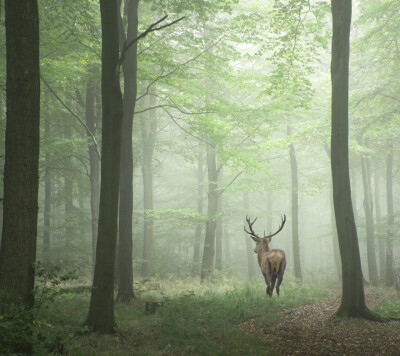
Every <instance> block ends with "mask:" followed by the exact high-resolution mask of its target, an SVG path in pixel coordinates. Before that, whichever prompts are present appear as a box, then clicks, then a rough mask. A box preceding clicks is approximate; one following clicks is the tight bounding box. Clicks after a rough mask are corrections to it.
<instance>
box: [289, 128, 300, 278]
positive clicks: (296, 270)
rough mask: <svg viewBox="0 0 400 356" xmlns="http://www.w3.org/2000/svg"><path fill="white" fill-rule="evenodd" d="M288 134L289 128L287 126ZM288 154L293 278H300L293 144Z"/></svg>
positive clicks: (295, 169)
mask: <svg viewBox="0 0 400 356" xmlns="http://www.w3.org/2000/svg"><path fill="white" fill-rule="evenodd" d="M287 131H288V135H290V134H291V133H292V132H291V128H290V127H289V126H288V129H287ZM289 154H290V173H291V183H292V189H291V190H292V241H293V267H294V276H295V278H297V279H299V280H302V279H303V277H302V274H301V263H300V242H299V183H298V179H297V159H296V151H295V149H294V145H293V144H291V145H290V147H289Z"/></svg>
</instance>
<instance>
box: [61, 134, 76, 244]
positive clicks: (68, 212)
mask: <svg viewBox="0 0 400 356" xmlns="http://www.w3.org/2000/svg"><path fill="white" fill-rule="evenodd" d="M64 138H65V139H66V140H71V138H72V133H71V127H70V126H64ZM63 172H64V226H65V230H64V240H65V249H66V251H68V252H71V246H72V245H71V243H70V241H71V239H73V238H74V237H75V236H76V233H75V232H76V231H75V228H74V227H75V216H74V204H73V198H72V195H73V181H72V160H71V157H67V158H65V160H64V171H63Z"/></svg>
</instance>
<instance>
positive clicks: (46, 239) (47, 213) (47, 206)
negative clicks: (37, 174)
mask: <svg viewBox="0 0 400 356" xmlns="http://www.w3.org/2000/svg"><path fill="white" fill-rule="evenodd" d="M49 136H50V120H49V118H48V117H46V118H45V119H44V141H45V142H46V144H48V143H49V142H48V141H49ZM44 162H45V163H44V165H45V170H44V209H43V228H44V229H43V261H44V262H45V263H48V262H49V261H50V255H49V250H50V227H51V170H50V152H49V151H46V153H45V154H44Z"/></svg>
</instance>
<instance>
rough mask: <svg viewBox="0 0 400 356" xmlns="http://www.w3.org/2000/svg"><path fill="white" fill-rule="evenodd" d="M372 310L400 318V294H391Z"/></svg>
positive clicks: (389, 316)
mask: <svg viewBox="0 0 400 356" xmlns="http://www.w3.org/2000/svg"><path fill="white" fill-rule="evenodd" d="M372 311H374V312H375V313H378V314H379V315H381V316H383V317H384V318H389V319H390V318H396V319H400V295H399V293H397V294H389V295H387V296H386V297H385V298H384V299H383V301H382V302H380V303H379V304H377V305H375V306H373V307H372Z"/></svg>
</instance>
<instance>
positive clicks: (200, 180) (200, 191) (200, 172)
mask: <svg viewBox="0 0 400 356" xmlns="http://www.w3.org/2000/svg"><path fill="white" fill-rule="evenodd" d="M198 150H199V151H198V155H197V212H198V213H199V214H200V215H201V214H203V199H204V162H203V160H204V144H203V143H202V142H199V148H198ZM201 230H202V223H198V224H197V225H196V231H195V234H194V247H193V274H196V272H198V264H199V261H200V239H201Z"/></svg>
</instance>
